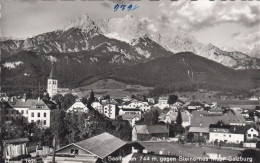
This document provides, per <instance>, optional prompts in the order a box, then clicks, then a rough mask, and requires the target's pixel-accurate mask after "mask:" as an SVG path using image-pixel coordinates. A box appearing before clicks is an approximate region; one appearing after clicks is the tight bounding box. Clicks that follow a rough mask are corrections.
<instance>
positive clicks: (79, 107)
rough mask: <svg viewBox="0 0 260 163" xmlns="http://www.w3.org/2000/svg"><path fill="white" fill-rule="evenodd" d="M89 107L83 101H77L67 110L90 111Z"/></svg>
mask: <svg viewBox="0 0 260 163" xmlns="http://www.w3.org/2000/svg"><path fill="white" fill-rule="evenodd" d="M88 111H89V109H88V108H87V106H86V105H84V104H83V103H82V102H81V101H76V102H75V103H74V104H73V105H71V107H70V108H69V109H68V110H67V112H84V113H88Z"/></svg>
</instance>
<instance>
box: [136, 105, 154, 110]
mask: <svg viewBox="0 0 260 163" xmlns="http://www.w3.org/2000/svg"><path fill="white" fill-rule="evenodd" d="M139 109H140V110H141V111H142V112H147V111H150V110H151V106H150V105H145V106H142V107H140V108H139Z"/></svg>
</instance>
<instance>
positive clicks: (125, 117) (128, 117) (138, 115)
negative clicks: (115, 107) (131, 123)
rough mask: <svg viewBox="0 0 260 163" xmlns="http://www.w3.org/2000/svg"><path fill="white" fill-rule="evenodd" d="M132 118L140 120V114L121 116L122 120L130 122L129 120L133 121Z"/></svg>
mask: <svg viewBox="0 0 260 163" xmlns="http://www.w3.org/2000/svg"><path fill="white" fill-rule="evenodd" d="M133 118H139V119H141V118H142V115H141V114H123V115H122V119H123V120H130V119H133Z"/></svg>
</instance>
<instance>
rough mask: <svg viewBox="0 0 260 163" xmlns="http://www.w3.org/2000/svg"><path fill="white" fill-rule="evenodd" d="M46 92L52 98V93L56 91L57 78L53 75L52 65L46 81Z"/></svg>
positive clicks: (54, 93)
mask: <svg viewBox="0 0 260 163" xmlns="http://www.w3.org/2000/svg"><path fill="white" fill-rule="evenodd" d="M47 82H48V83H47V92H48V94H49V96H50V97H51V98H52V97H53V96H54V95H56V94H57V93H58V80H57V78H56V77H55V76H54V67H53V66H52V68H51V73H50V76H49V78H48V81H47Z"/></svg>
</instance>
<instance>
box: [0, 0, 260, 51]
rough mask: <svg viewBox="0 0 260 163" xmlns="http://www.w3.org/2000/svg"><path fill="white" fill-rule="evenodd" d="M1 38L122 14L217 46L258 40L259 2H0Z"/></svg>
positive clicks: (152, 27) (151, 27) (155, 27)
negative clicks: (123, 6) (130, 7)
mask: <svg viewBox="0 0 260 163" xmlns="http://www.w3.org/2000/svg"><path fill="white" fill-rule="evenodd" d="M0 3H1V18H0V26H1V35H2V37H14V38H28V37H32V36H35V35H37V34H41V33H45V32H50V31H54V30H57V29H63V28H64V27H65V26H66V25H67V24H69V22H70V21H71V20H73V19H74V18H75V17H78V16H80V15H82V14H85V13H87V14H88V15H89V17H90V18H92V19H100V18H107V17H124V16H126V15H128V14H131V15H133V16H134V17H137V18H140V19H142V18H144V17H146V18H147V19H149V24H148V27H149V28H150V30H153V31H156V32H160V33H162V34H164V35H171V34H173V33H188V34H190V35H192V36H194V37H195V38H196V39H197V40H198V41H200V42H202V43H212V44H214V45H216V46H219V47H224V46H229V47H232V46H240V45H241V44H244V43H246V44H255V43H259V44H260V1H241V0H236V1H220V0H215V1H209V0H198V1H190V0H178V1H170V0H161V1H149V0H141V1H139V2H138V1H127V0H121V1H119V0H118V1H116V0H115V1H108V0H104V1H87V0H86V1H84V0H74V1H68V0H63V1H62V0H51V1H50V0H0ZM116 4H126V5H130V4H132V5H133V6H135V5H137V6H139V8H137V9H136V10H134V11H126V10H125V11H122V10H120V9H119V10H118V11H116V12H115V11H114V6H115V5H116Z"/></svg>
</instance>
